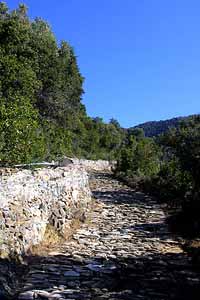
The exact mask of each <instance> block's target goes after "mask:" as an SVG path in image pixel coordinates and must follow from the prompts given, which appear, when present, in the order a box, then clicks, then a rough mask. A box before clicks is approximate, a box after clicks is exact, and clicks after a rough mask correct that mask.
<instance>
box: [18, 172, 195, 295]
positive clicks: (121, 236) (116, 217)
mask: <svg viewBox="0 0 200 300" xmlns="http://www.w3.org/2000/svg"><path fill="white" fill-rule="evenodd" d="M91 188H92V190H93V195H94V197H95V198H96V202H97V203H96V205H95V207H94V210H93V212H92V213H91V218H90V219H91V220H90V222H86V223H85V224H83V225H82V226H81V228H80V229H78V230H77V231H76V233H75V234H74V235H73V238H72V239H71V240H69V241H65V242H63V243H62V244H60V245H57V246H56V247H54V248H53V249H51V251H49V253H48V255H47V256H43V257H41V256H38V257H32V258H31V259H30V262H29V272H28V273H27V275H26V276H25V279H24V284H23V286H22V287H21V290H20V294H19V297H18V299H26V300H28V299H39V300H40V299H59V300H61V299H63V300H64V299H71V300H73V299H78V300H79V299H81V300H100V299H101V300H103V299H110V300H117V299H127V300H134V299H136V300H137V299H138V300H139V299H140V300H141V299H148V300H149V299H152V300H154V299H155V300H156V299H160V300H162V299H200V270H199V269H198V268H197V267H195V266H194V265H192V263H191V259H190V258H189V257H188V256H187V254H186V253H184V252H183V250H182V249H181V247H180V242H179V241H177V240H176V239H175V237H174V238H173V237H172V234H171V233H170V232H169V231H168V227H167V224H166V223H165V215H164V212H163V211H162V209H161V208H160V206H159V205H158V204H157V203H156V202H155V201H153V200H152V199H150V198H149V197H148V196H145V195H144V194H142V193H139V192H134V191H133V190H131V189H130V188H128V187H127V186H125V185H123V184H122V183H120V182H118V181H117V180H114V179H112V178H111V177H110V176H109V175H106V174H104V175H103V174H99V175H98V174H96V175H95V176H94V175H93V176H91Z"/></svg>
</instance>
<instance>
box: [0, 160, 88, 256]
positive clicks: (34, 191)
mask: <svg viewBox="0 0 200 300" xmlns="http://www.w3.org/2000/svg"><path fill="white" fill-rule="evenodd" d="M90 203H91V193H90V189H89V183H88V175H87V172H86V171H85V169H84V168H83V167H82V166H80V165H78V164H71V165H68V166H67V167H57V168H43V169H36V170H34V171H31V170H17V171H13V172H11V174H10V173H8V172H7V173H5V172H4V173H2V174H1V177H0V255H1V257H6V256H9V255H11V254H17V255H21V254H23V253H26V252H27V250H28V249H29V248H30V247H31V246H33V245H36V244H38V243H39V242H40V241H41V240H42V239H43V237H44V233H45V230H46V226H47V225H48V224H51V225H53V226H54V227H55V228H56V230H58V231H59V232H60V233H61V234H62V235H63V236H65V234H66V233H67V231H68V229H69V228H70V224H71V221H72V220H73V219H74V218H82V219H83V218H84V217H85V215H86V214H87V212H88V210H89V207H90Z"/></svg>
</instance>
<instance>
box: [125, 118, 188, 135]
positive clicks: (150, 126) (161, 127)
mask: <svg viewBox="0 0 200 300" xmlns="http://www.w3.org/2000/svg"><path fill="white" fill-rule="evenodd" d="M190 117H192V116H188V117H177V118H172V119H168V120H163V121H150V122H145V123H143V124H139V125H137V126H134V127H132V128H141V129H143V130H144V133H145V136H146V137H153V136H158V135H160V134H162V133H165V132H167V131H168V130H169V129H170V128H177V127H178V126H179V124H180V122H181V121H186V120H187V119H189V118H190ZM132 128H131V129H132Z"/></svg>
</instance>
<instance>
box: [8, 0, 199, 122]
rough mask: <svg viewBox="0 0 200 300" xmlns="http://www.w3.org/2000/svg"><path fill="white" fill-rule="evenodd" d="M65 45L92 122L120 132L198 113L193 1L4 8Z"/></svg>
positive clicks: (37, 1) (61, 0)
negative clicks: (37, 21)
mask: <svg viewBox="0 0 200 300" xmlns="http://www.w3.org/2000/svg"><path fill="white" fill-rule="evenodd" d="M6 2H7V4H8V5H9V7H10V8H15V7H16V6H17V5H18V3H19V2H23V3H25V4H26V5H27V6H28V7H29V15H30V16H31V18H34V17H36V16H40V17H42V18H43V19H45V20H47V21H48V22H49V23H50V24H51V26H52V29H53V32H54V33H55V35H56V37H57V39H58V41H60V40H62V39H64V40H67V41H68V42H70V43H71V45H72V46H73V47H74V49H75V52H76V55H77V57H78V63H79V66H80V70H81V73H82V74H83V76H84V77H85V84H84V89H85V95H84V96H83V102H84V104H85V105H86V108H87V112H88V114H89V115H90V116H92V117H93V116H100V117H103V119H104V120H105V121H108V120H109V119H110V118H112V117H113V118H116V119H118V121H119V122H120V124H121V125H122V126H123V127H129V126H132V125H134V124H138V123H142V122H145V121H149V120H160V119H166V118H171V117H175V116H184V115H189V114H194V113H200V1H199V0H190V1H188V0H57V1H55V0H54V1H53V0H24V1H23V0H21V1H18V0H9V1H6Z"/></svg>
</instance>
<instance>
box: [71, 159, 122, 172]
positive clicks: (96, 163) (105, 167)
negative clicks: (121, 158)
mask: <svg viewBox="0 0 200 300" xmlns="http://www.w3.org/2000/svg"><path fill="white" fill-rule="evenodd" d="M72 160H73V163H74V164H76V165H81V166H83V167H84V168H85V169H86V170H87V171H97V172H98V171H99V172H101V171H112V169H114V168H115V165H116V161H107V160H87V159H76V158H73V159H72Z"/></svg>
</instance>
